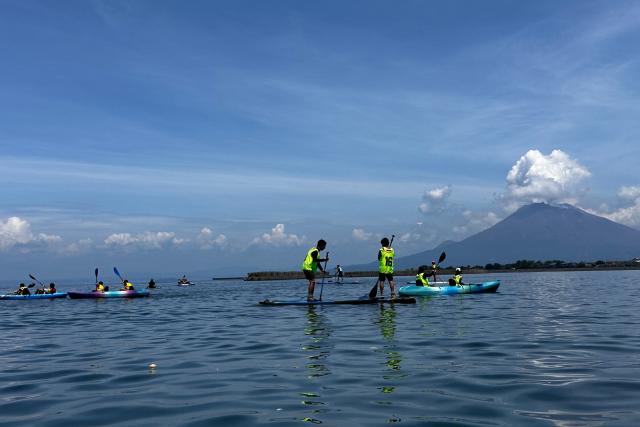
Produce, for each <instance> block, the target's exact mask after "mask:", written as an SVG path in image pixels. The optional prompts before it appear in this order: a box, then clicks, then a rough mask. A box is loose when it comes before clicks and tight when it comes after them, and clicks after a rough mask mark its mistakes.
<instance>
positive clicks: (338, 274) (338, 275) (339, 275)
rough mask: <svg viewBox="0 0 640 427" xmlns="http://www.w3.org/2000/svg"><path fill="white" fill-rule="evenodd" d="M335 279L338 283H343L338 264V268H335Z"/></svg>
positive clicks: (340, 268) (342, 275) (342, 273)
mask: <svg viewBox="0 0 640 427" xmlns="http://www.w3.org/2000/svg"><path fill="white" fill-rule="evenodd" d="M336 279H337V280H336V281H337V282H338V283H342V282H344V272H343V271H342V267H340V264H338V266H337V267H336Z"/></svg>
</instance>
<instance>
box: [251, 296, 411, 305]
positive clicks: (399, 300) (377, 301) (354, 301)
mask: <svg viewBox="0 0 640 427" xmlns="http://www.w3.org/2000/svg"><path fill="white" fill-rule="evenodd" d="M415 302H416V299H415V298H407V297H400V298H396V299H390V298H372V299H370V298H363V299H350V300H333V301H332V300H323V301H318V300H314V301H307V300H306V299H302V300H292V301H277V300H274V301H271V300H268V299H266V300H264V301H260V302H259V304H261V305H334V304H356V305H357V304H382V303H390V304H414V303H415Z"/></svg>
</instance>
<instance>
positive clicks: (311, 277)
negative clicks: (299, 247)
mask: <svg viewBox="0 0 640 427" xmlns="http://www.w3.org/2000/svg"><path fill="white" fill-rule="evenodd" d="M302 272H303V273H304V277H305V279H307V280H316V273H315V272H314V271H311V270H302Z"/></svg>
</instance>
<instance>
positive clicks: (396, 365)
mask: <svg viewBox="0 0 640 427" xmlns="http://www.w3.org/2000/svg"><path fill="white" fill-rule="evenodd" d="M376 323H377V324H378V327H379V328H380V333H381V334H382V338H383V339H384V341H385V344H384V346H383V347H382V350H381V351H383V352H384V355H385V359H386V360H385V366H386V367H387V371H386V373H385V374H384V375H383V376H382V378H383V379H384V380H385V383H384V384H383V385H382V386H380V387H378V389H379V390H380V391H381V392H382V393H385V394H389V393H393V392H394V391H395V389H396V386H397V380H398V379H399V378H404V377H406V374H404V373H403V372H402V354H401V353H400V351H399V350H398V347H397V343H396V338H395V336H396V328H397V325H396V308H395V306H394V305H393V304H391V305H389V306H385V305H384V304H381V305H380V317H379V319H378V321H377V322H376ZM379 403H383V404H388V403H389V402H379Z"/></svg>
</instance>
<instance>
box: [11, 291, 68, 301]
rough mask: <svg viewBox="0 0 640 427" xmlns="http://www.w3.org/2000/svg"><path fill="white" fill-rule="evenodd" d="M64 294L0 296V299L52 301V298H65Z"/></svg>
mask: <svg viewBox="0 0 640 427" xmlns="http://www.w3.org/2000/svg"><path fill="white" fill-rule="evenodd" d="M66 297H67V293H66V292H56V293H55V294H32V295H12V294H9V295H0V299H11V300H19V299H54V298H66Z"/></svg>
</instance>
